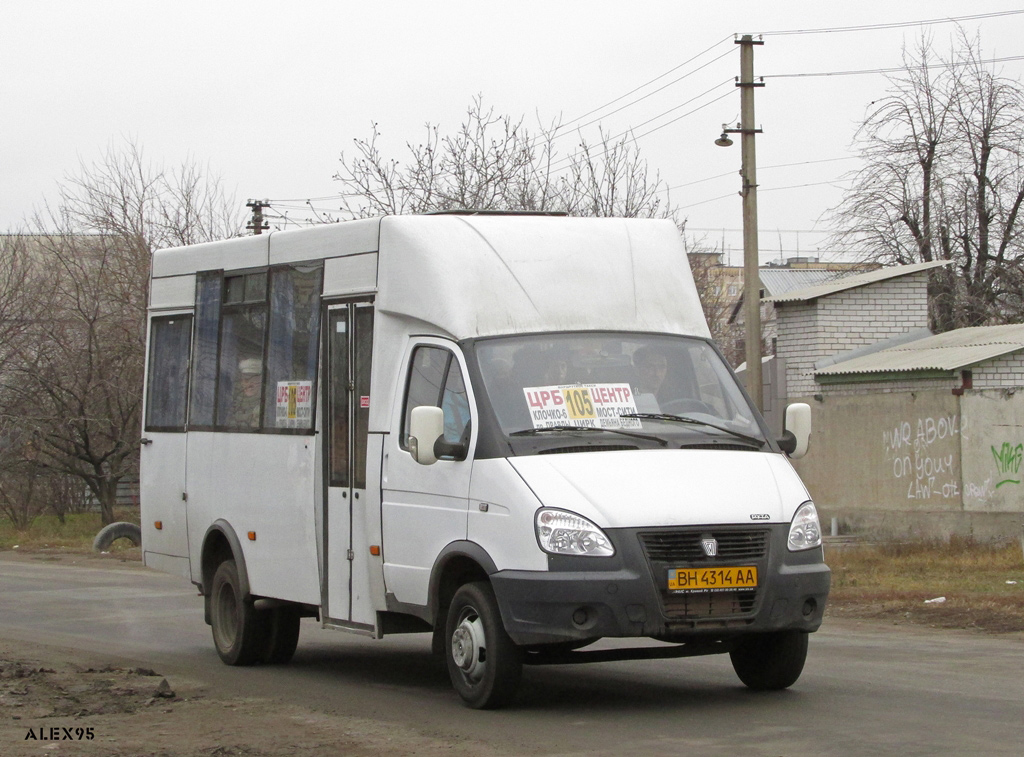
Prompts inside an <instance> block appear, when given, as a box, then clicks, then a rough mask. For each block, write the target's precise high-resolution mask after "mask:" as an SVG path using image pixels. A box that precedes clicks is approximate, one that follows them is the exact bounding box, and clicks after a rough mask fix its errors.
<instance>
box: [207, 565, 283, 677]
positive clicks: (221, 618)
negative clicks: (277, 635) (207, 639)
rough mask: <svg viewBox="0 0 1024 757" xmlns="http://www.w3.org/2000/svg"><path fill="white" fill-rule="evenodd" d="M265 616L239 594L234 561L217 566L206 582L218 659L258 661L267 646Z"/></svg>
mask: <svg viewBox="0 0 1024 757" xmlns="http://www.w3.org/2000/svg"><path fill="white" fill-rule="evenodd" d="M268 616H269V614H268V613H266V612H262V613H261V612H258V611H257V610H256V608H255V607H253V602H252V600H251V599H246V598H245V597H243V596H242V589H241V583H240V582H239V580H238V567H237V566H236V565H235V561H234V560H225V561H224V562H222V563H221V564H220V565H218V566H217V571H216V572H215V573H214V574H213V581H211V582H210V625H211V626H212V627H213V643H214V646H216V647H217V654H218V655H220V659H221V660H223V661H224V662H225V663H227V664H228V665H252V664H253V663H254V662H257V661H258V660H260V658H261V657H262V656H263V654H264V652H265V650H266V649H267V646H268V635H269V628H268V626H269V623H268Z"/></svg>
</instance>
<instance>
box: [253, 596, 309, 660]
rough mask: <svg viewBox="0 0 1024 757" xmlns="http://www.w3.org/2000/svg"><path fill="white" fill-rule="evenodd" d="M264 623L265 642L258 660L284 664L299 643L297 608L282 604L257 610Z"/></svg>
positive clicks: (292, 654) (299, 617) (290, 657)
mask: <svg viewBox="0 0 1024 757" xmlns="http://www.w3.org/2000/svg"><path fill="white" fill-rule="evenodd" d="M259 616H262V617H261V618H260V619H261V620H263V621H264V622H265V623H266V644H265V646H264V648H263V653H262V655H261V656H260V661H261V662H265V663H267V664H269V665H284V664H286V663H288V662H290V661H291V659H292V657H293V656H294V655H295V647H297V646H298V645H299V620H300V619H301V616H300V615H299V608H298V607H295V606H294V605H283V606H282V607H275V608H273V609H272V610H263V611H262V612H259Z"/></svg>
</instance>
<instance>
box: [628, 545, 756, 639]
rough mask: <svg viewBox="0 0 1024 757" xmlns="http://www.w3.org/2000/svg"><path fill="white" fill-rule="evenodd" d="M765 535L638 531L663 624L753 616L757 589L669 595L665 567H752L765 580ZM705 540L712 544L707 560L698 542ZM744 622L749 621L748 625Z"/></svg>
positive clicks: (667, 569) (670, 593)
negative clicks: (714, 550)
mask: <svg viewBox="0 0 1024 757" xmlns="http://www.w3.org/2000/svg"><path fill="white" fill-rule="evenodd" d="M769 533H770V532H769V531H768V529H764V528H756V529H753V528H748V529H733V528H721V527H718V528H697V529H694V528H690V529H678V528H677V529H666V530H663V531H643V532H641V533H640V534H639V537H640V543H641V545H642V546H643V549H644V553H645V554H646V555H647V559H648V562H649V563H650V566H651V572H652V575H653V576H654V580H655V583H656V585H657V586H658V594H659V597H660V599H661V606H662V611H663V612H664V614H665V617H666V618H668V619H669V620H687V621H697V620H704V619H715V620H723V619H726V620H727V619H730V618H737V619H740V618H743V617H744V616H749V615H750V613H752V612H754V610H755V607H756V604H757V598H758V596H759V594H760V587H758V588H757V589H740V590H736V591H709V592H670V591H669V590H668V571H669V569H670V568H688V567H711V566H716V565H723V566H725V565H754V566H757V569H758V572H759V573H760V575H761V576H762V578H761V580H760V583H761V585H762V586H763V584H764V581H765V580H766V579H767V577H768V576H767V565H768V560H767V556H768V544H769V538H768V537H769ZM708 536H712V537H714V539H715V541H717V542H718V554H717V555H716V556H715V557H708V556H707V555H705V554H704V549H703V548H702V547H701V540H702V539H704V538H707V537H708ZM748 622H749V621H748Z"/></svg>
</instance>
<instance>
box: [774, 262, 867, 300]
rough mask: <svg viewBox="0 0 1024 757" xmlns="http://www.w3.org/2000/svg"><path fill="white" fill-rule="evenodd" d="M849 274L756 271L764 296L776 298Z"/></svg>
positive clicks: (800, 270) (784, 269)
mask: <svg viewBox="0 0 1024 757" xmlns="http://www.w3.org/2000/svg"><path fill="white" fill-rule="evenodd" d="M851 273H853V272H852V271H849V270H845V271H828V270H824V269H820V268H816V269H803V268H796V269H793V268H762V269H760V270H759V271H758V277H759V278H760V279H761V288H762V289H763V290H764V296H765V297H778V296H780V295H783V294H786V293H787V292H794V291H796V290H798V289H807V288H808V287H813V286H817V285H819V284H826V283H829V282H832V281H835V280H836V279H839V278H841V277H843V276H849V275H851Z"/></svg>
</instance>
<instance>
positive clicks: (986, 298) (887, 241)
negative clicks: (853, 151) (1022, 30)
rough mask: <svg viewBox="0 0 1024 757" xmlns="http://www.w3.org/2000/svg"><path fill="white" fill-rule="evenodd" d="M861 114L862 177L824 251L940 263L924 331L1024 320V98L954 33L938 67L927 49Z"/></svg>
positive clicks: (835, 214)
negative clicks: (944, 264) (832, 246)
mask: <svg viewBox="0 0 1024 757" xmlns="http://www.w3.org/2000/svg"><path fill="white" fill-rule="evenodd" d="M889 81H890V85H891V86H890V88H889V91H888V93H887V95H886V96H885V97H883V98H882V99H880V100H878V101H876V102H874V103H872V104H871V106H870V109H869V111H868V114H867V118H866V120H865V122H864V124H863V125H862V126H861V128H860V130H859V132H858V135H857V142H858V143H859V146H860V151H861V155H862V157H863V158H864V167H863V168H861V169H860V170H859V171H857V172H856V173H855V174H854V176H853V178H854V184H853V187H852V188H851V189H850V190H849V191H848V192H847V194H846V196H845V197H844V199H843V201H842V203H841V204H840V205H839V206H838V207H837V208H835V209H833V211H832V213H831V217H832V221H833V224H834V225H835V226H836V227H837V229H838V230H837V232H836V234H835V236H834V238H833V241H834V242H835V243H837V244H840V245H842V246H844V247H846V248H847V249H853V250H856V251H858V252H860V253H861V255H862V256H863V257H864V258H865V259H870V260H877V261H879V262H884V263H890V264H892V263H896V264H907V263H914V262H924V261H933V260H949V261H951V265H950V266H949V267H948V268H945V269H942V270H939V271H937V272H935V273H933V276H932V281H931V285H930V294H931V295H932V298H931V302H932V313H931V316H932V318H931V320H932V326H933V328H935V329H936V330H938V331H946V330H949V329H953V328H957V327H961V326H978V325H984V324H990V323H1000V322H1006V321H1011V320H1020V318H1021V317H1022V316H1024V244H1022V240H1021V219H1020V208H1021V203H1022V201H1024V129H1022V125H1024V88H1022V87H1021V85H1020V83H1019V82H1016V81H1012V80H1009V79H1005V78H1002V77H1000V76H998V75H997V74H995V73H994V72H993V71H992V69H991V68H990V67H989V65H988V64H986V63H984V62H983V61H982V57H981V50H980V44H979V42H978V40H977V39H976V38H975V39H969V38H968V37H967V36H966V35H965V34H964V33H963V31H962V30H961V31H960V33H959V36H958V39H957V42H956V45H955V47H954V49H953V50H952V51H951V52H950V54H949V55H948V56H945V57H943V56H937V55H935V54H933V51H932V44H931V41H930V40H929V39H928V38H922V39H921V41H920V42H919V43H918V46H917V47H916V49H914V50H913V51H907V50H905V51H904V68H903V71H902V72H901V73H900V74H898V75H894V76H892V77H890V79H889Z"/></svg>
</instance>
